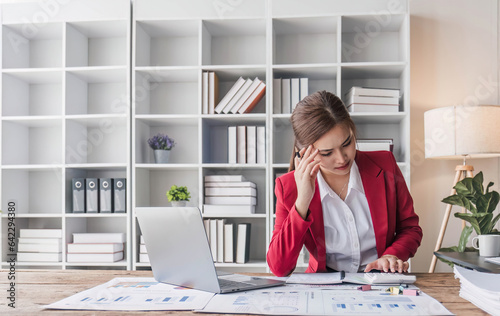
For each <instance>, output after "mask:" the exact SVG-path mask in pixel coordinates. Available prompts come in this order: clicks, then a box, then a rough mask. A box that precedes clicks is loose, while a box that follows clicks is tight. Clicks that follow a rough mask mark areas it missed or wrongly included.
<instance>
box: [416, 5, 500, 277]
mask: <svg viewBox="0 0 500 316" xmlns="http://www.w3.org/2000/svg"><path fill="white" fill-rule="evenodd" d="M410 14H411V19H410V21H411V26H410V27H411V36H410V38H411V192H412V195H413V198H414V201H415V209H416V211H417V213H418V214H419V215H420V219H421V226H422V229H423V231H424V238H423V240H422V245H421V246H420V248H419V250H418V252H417V255H416V256H415V258H414V259H413V260H412V271H413V272H427V271H428V269H429V265H430V262H431V256H432V251H433V249H434V246H435V244H436V239H437V236H438V232H439V229H440V226H441V222H442V219H443V215H444V210H445V208H446V205H445V204H443V203H441V202H440V201H441V200H442V199H443V198H444V197H446V196H448V195H449V194H450V190H451V187H452V184H453V179H454V175H455V166H456V165H457V164H460V163H461V162H460V161H447V160H424V146H425V145H424V112H425V111H427V110H430V109H433V108H437V107H444V106H452V105H462V104H466V103H468V102H470V103H469V104H471V103H473V102H475V101H477V100H478V99H480V100H479V104H500V102H499V101H500V100H499V89H498V77H499V63H498V60H499V57H500V55H499V49H498V47H499V41H498V35H499V34H500V28H499V25H498V16H499V7H498V1H496V0H474V1H472V0H439V1H436V0H413V1H411V2H410ZM485 82H490V84H485ZM478 91H480V93H479V94H478ZM486 91H487V93H486ZM499 137H500V133H499ZM431 145H432V144H431ZM431 145H429V144H427V146H428V148H431ZM468 163H469V164H471V165H473V166H474V169H475V171H474V173H475V174H476V173H477V172H479V171H483V173H484V176H485V181H493V182H495V185H494V187H493V189H494V190H497V191H498V188H499V160H498V159H496V158H495V159H473V160H469V161H468ZM456 211H459V209H458V208H453V210H452V213H455V212H456ZM461 229H462V227H461V221H460V220H458V219H457V218H455V217H454V216H453V215H452V216H451V217H450V221H449V224H448V229H447V231H446V235H445V238H444V242H443V246H445V247H448V246H454V245H457V243H458V238H459V236H460V233H461ZM440 271H441V272H450V271H451V269H450V268H449V267H448V266H447V265H445V264H443V263H441V262H438V265H437V268H436V272H440Z"/></svg>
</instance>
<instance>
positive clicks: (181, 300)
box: [46, 278, 214, 311]
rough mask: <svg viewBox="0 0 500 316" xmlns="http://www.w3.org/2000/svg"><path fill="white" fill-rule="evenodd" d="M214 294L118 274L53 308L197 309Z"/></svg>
mask: <svg viewBox="0 0 500 316" xmlns="http://www.w3.org/2000/svg"><path fill="white" fill-rule="evenodd" d="M213 295H214V294H213V293H208V292H203V291H197V290H193V289H187V288H184V287H180V286H174V285H169V284H164V283H160V282H156V281H155V280H154V279H153V278H115V279H113V280H111V281H109V282H107V283H104V284H101V285H99V286H96V287H94V288H91V289H89V290H86V291H83V292H80V293H77V294H75V295H73V296H70V297H68V298H65V299H63V300H61V301H59V302H56V303H54V304H50V305H48V306H46V308H51V309H87V310H151V311H153V310H193V309H200V308H203V306H205V305H206V304H207V303H208V301H209V300H210V299H211V298H212V296H213Z"/></svg>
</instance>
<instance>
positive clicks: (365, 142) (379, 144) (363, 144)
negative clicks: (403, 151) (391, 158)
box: [356, 138, 394, 152]
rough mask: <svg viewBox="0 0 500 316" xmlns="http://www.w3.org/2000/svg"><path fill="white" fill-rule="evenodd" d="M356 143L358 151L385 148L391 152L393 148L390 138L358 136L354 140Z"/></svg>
mask: <svg viewBox="0 0 500 316" xmlns="http://www.w3.org/2000/svg"><path fill="white" fill-rule="evenodd" d="M356 145H357V148H358V150H360V151H379V150H387V151H390V152H392V151H393V149H394V142H393V140H392V138H370V139H366V138H360V139H357V140H356Z"/></svg>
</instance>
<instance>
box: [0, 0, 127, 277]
mask: <svg viewBox="0 0 500 316" xmlns="http://www.w3.org/2000/svg"><path fill="white" fill-rule="evenodd" d="M1 12H2V31H1V39H2V40H1V42H2V62H1V69H2V75H1V79H0V83H1V91H2V92H1V95H2V98H1V121H0V128H1V131H2V132H1V134H2V138H1V146H0V147H1V149H0V152H1V158H0V159H1V169H0V181H1V185H0V186H1V188H2V189H1V192H0V200H1V208H2V209H3V210H7V203H8V201H11V200H15V201H16V220H15V225H16V226H15V227H16V233H17V236H19V230H20V229H23V228H57V229H62V231H63V238H62V243H63V246H64V247H63V253H62V261H61V262H58V263H45V262H17V263H16V266H19V267H22V268H59V269H70V268H87V267H97V268H98V267H101V268H102V267H108V266H110V267H114V268H117V269H126V268H130V262H131V260H130V256H131V253H130V249H126V251H125V256H126V258H125V260H123V261H121V262H117V263H112V264H109V263H102V264H88V263H85V264H80V265H78V264H74V263H67V262H66V246H65V245H66V244H67V243H69V242H72V234H73V233H82V232H121V233H125V234H127V236H129V235H130V216H129V214H130V213H126V214H90V213H89V214H73V213H72V191H71V190H72V188H71V179H72V178H73V177H83V178H86V177H97V178H102V177H116V178H118V177H120V178H127V179H130V158H129V157H130V137H129V135H130V106H129V104H130V73H129V72H130V50H129V47H130V39H131V21H130V15H131V6H130V1H127V0H111V1H106V2H105V3H103V2H102V1H98V0H85V1H84V0H77V1H70V2H67V3H64V4H61V3H58V2H54V7H51V10H47V8H45V9H44V7H43V6H40V3H38V2H36V1H33V2H23V3H4V4H2V5H1ZM27 21H28V22H29V23H28V22H27ZM129 191H130V189H129ZM127 196H128V197H130V196H131V195H130V193H129V192H128V193H127ZM129 200H130V199H129ZM130 205H131V204H130V201H129V202H128V210H130ZM2 217H3V221H2V226H3V227H2V252H1V257H2V259H1V261H2V265H3V266H5V265H6V262H5V261H6V257H7V251H8V250H7V248H6V228H7V226H6V225H7V220H6V218H7V212H3V215H2ZM16 243H17V240H16ZM127 246H128V247H129V246H130V243H127Z"/></svg>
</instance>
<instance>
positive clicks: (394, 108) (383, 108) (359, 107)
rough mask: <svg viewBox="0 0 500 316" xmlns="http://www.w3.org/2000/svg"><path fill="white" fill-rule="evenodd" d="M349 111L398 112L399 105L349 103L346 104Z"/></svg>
mask: <svg viewBox="0 0 500 316" xmlns="http://www.w3.org/2000/svg"><path fill="white" fill-rule="evenodd" d="M347 110H348V111H349V112H351V113H359V112H399V105H381V104H351V105H349V106H347Z"/></svg>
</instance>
